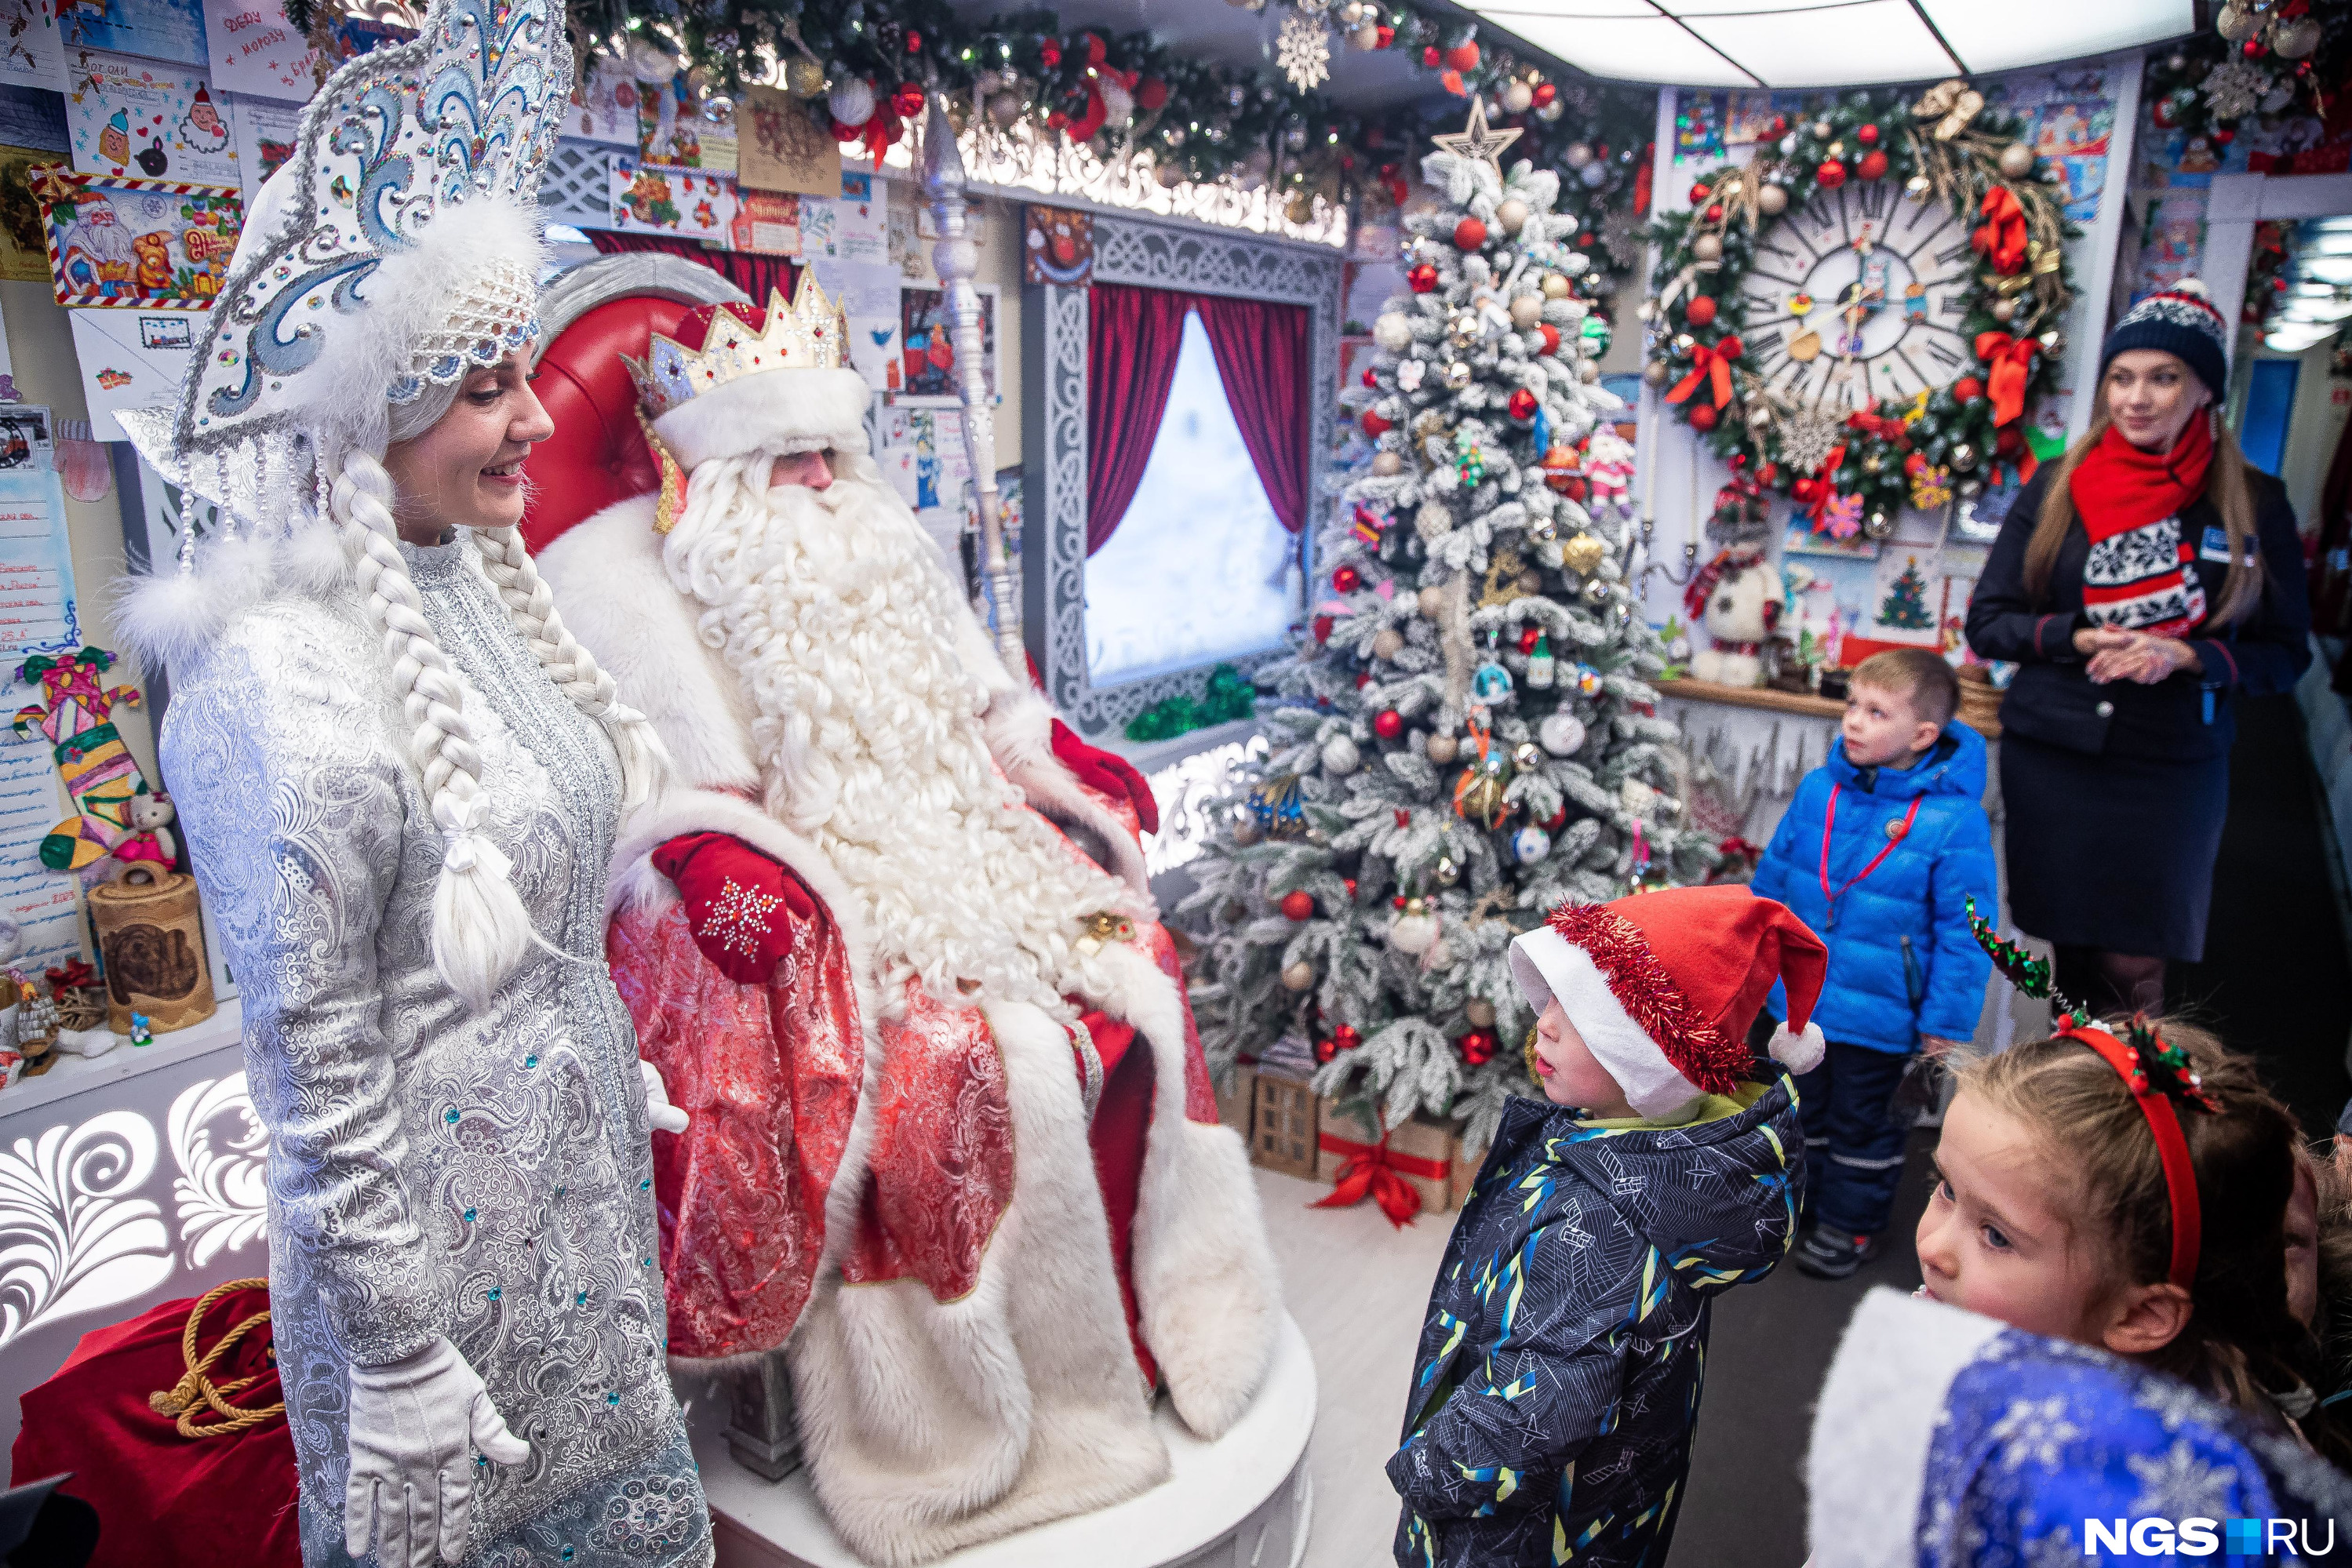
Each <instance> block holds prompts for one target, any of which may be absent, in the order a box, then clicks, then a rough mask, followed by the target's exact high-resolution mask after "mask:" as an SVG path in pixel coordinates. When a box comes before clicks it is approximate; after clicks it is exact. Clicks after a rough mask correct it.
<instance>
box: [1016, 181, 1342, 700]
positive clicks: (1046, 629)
mask: <svg viewBox="0 0 2352 1568" xmlns="http://www.w3.org/2000/svg"><path fill="white" fill-rule="evenodd" d="M1094 242H1095V267H1094V277H1095V279H1096V281H1097V282H1102V283H1122V284H1135V285H1140V286H1141V287H1147V288H1173V289H1180V290H1182V291H1184V292H1186V293H1191V294H1215V295H1223V296H1226V297H1229V298H1239V299H1267V300H1272V301H1275V302H1276V303H1278V304H1284V305H1303V306H1305V307H1306V308H1307V426H1306V434H1305V439H1306V442H1307V527H1306V528H1304V529H1303V530H1302V531H1301V538H1300V544H1299V549H1300V550H1301V551H1302V555H1303V557H1304V565H1305V568H1306V570H1305V574H1304V576H1305V580H1308V581H1311V580H1313V579H1314V576H1315V567H1314V561H1313V559H1312V555H1313V549H1314V544H1313V541H1314V537H1315V530H1316V522H1317V519H1318V517H1320V515H1321V511H1322V508H1323V507H1325V506H1326V505H1327V504H1328V497H1326V495H1325V494H1324V487H1325V470H1326V468H1327V467H1328V456H1329V450H1330V444H1329V441H1328V432H1329V430H1330V427H1331V418H1332V403H1333V401H1334V398H1335V396H1336V393H1337V390H1338V389H1337V387H1336V386H1335V384H1334V377H1335V376H1336V374H1337V371H1336V370H1335V369H1334V367H1335V366H1337V364H1338V363H1339V286H1340V271H1341V266H1342V262H1341V257H1340V256H1339V253H1338V252H1336V251H1333V250H1330V249H1328V248H1327V247H1324V246H1314V245H1302V244H1298V243H1296V242H1290V241H1284V240H1276V239H1270V238H1264V237H1260V236H1257V235H1246V234H1235V233H1220V232H1218V231H1215V230H1212V229H1204V228H1201V227H1198V226H1195V225H1190V224H1186V225H1176V224H1160V223H1151V222H1149V221H1144V220H1139V219H1135V218H1126V217H1113V216H1110V215H1108V214H1102V213H1097V214H1095V219H1094ZM1021 298H1022V310H1021V329H1022V351H1023V360H1024V385H1027V386H1033V387H1038V388H1041V389H1042V395H1040V396H1039V397H1038V400H1037V404H1036V405H1035V406H1036V408H1037V417H1034V418H1032V419H1029V420H1026V421H1024V431H1023V439H1022V461H1023V466H1024V485H1025V486H1026V488H1027V491H1028V494H1029V495H1031V496H1032V497H1038V498H1039V500H1040V502H1041V503H1042V504H1041V505H1037V506H1036V507H1035V509H1034V512H1033V514H1032V520H1031V522H1030V525H1029V528H1028V529H1027V532H1026V535H1025V537H1024V538H1023V540H1022V556H1023V560H1022V565H1023V572H1024V590H1023V593H1024V598H1023V609H1024V620H1025V622H1027V625H1028V629H1029V637H1028V641H1029V643H1030V653H1032V654H1033V655H1034V657H1035V658H1036V660H1037V664H1038V667H1039V668H1040V669H1041V670H1043V671H1044V672H1045V690H1046V692H1047V694H1048V695H1050V696H1051V697H1052V698H1053V700H1054V704H1055V706H1056V707H1058V708H1060V709H1061V710H1062V712H1063V713H1064V714H1066V715H1067V716H1068V717H1069V720H1070V722H1071V723H1072V724H1074V725H1076V727H1078V728H1079V729H1080V730H1081V731H1082V732H1084V733H1085V734H1087V735H1090V736H1100V735H1102V734H1103V733H1104V732H1106V731H1109V730H1116V729H1118V728H1121V727H1124V726H1125V725H1126V724H1127V722H1128V721H1129V719H1131V718H1133V717H1134V716H1136V715H1137V714H1139V713H1141V712H1142V711H1143V710H1144V709H1145V708H1147V707H1150V706H1151V705H1152V704H1154V703H1157V702H1161V701H1164V700H1165V699H1167V698H1169V697H1171V696H1177V695H1191V696H1195V697H1197V696H1199V695H1201V694H1202V691H1203V689H1204V688H1205V687H1206V685H1207V683H1208V676H1209V672H1210V671H1211V670H1212V669H1213V668H1214V667H1215V665H1217V664H1235V665H1238V666H1239V667H1240V668H1241V669H1242V670H1243V671H1244V673H1247V672H1248V671H1251V670H1254V669H1255V668H1256V667H1257V666H1258V665H1260V664H1265V663H1266V662H1267V661H1268V660H1270V659H1272V658H1274V657H1275V656H1276V654H1277V653H1279V652H1280V651H1281V650H1279V649H1267V650H1265V651H1263V652H1261V653H1255V654H1251V655H1248V656H1246V657H1244V658H1239V659H1218V660H1213V661H1206V662H1203V663H1202V664H1194V665H1191V666H1189V667H1187V668H1184V669H1181V670H1173V671H1165V672H1162V673H1160V674H1152V675H1148V676H1145V677H1143V678H1141V679H1139V680H1132V681H1121V682H1116V683H1113V684H1111V685H1101V686H1097V685H1095V684H1094V680H1093V676H1092V674H1090V673H1089V671H1088V670H1087V628H1086V606H1087V580H1086V573H1087V290H1086V289H1085V288H1083V287H1062V286H1060V285H1058V284H1044V285H1038V284H1028V285H1024V287H1023V288H1022V291H1021ZM1300 609H1301V610H1302V611H1303V610H1304V606H1303V605H1302V606H1300Z"/></svg>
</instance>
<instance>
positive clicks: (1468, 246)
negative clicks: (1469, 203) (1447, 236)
mask: <svg viewBox="0 0 2352 1568" xmlns="http://www.w3.org/2000/svg"><path fill="white" fill-rule="evenodd" d="M1485 244H1486V225H1485V224H1482V223H1480V222H1479V221H1478V220H1477V219H1476V218H1464V219H1463V220H1462V221H1461V222H1460V223H1458V224H1455V225H1454V249H1456V250H1476V249H1478V248H1479V247H1480V246H1484V245H1485Z"/></svg>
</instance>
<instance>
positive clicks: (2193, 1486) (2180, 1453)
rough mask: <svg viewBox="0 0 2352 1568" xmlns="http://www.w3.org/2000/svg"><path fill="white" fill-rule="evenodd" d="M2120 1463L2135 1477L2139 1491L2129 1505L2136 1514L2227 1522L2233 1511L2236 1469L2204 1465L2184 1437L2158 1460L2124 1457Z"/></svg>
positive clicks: (2203, 1461)
mask: <svg viewBox="0 0 2352 1568" xmlns="http://www.w3.org/2000/svg"><path fill="white" fill-rule="evenodd" d="M2124 1463H2125V1464H2126V1465H2127V1466H2129V1467H2130V1469H2131V1473H2132V1474H2133V1475H2135V1476H2137V1477H2138V1478H2139V1484H2140V1486H2141V1488H2142V1489H2143V1490H2141V1492H2140V1495H2139V1497H2138V1499H2137V1500H2136V1501H2134V1502H2133V1504H2132V1509H2133V1511H2134V1512H2136V1513H2139V1514H2162V1515H2163V1516H2164V1517H2165V1518H2167V1519H2188V1518H2190V1517H2192V1516H2195V1517H2200V1518H2206V1519H2227V1518H2229V1517H2230V1515H2231V1514H2232V1513H2234V1512H2236V1510H2235V1509H2233V1508H2232V1507H2231V1499H2232V1498H2233V1496H2234V1495H2235V1488H2236V1482H2237V1479H2238V1472H2237V1469H2236V1468H2235V1467H2234V1466H2231V1465H2217V1464H2209V1463H2207V1462H2206V1461H2205V1460H2203V1459H2201V1458H2198V1456H2197V1450H2196V1448H2195V1447H2194V1446H2193V1445H2191V1444H2190V1442H2189V1439H2188V1438H2186V1437H2179V1438H2175V1439H2174V1440H2173V1444H2172V1447H2171V1448H2169V1449H2168V1450H2167V1451H2166V1452H2165V1453H2164V1454H2163V1455H2162V1456H2161V1457H2155V1458H2140V1457H2139V1456H2138V1455H2137V1454H2126V1456H2124Z"/></svg>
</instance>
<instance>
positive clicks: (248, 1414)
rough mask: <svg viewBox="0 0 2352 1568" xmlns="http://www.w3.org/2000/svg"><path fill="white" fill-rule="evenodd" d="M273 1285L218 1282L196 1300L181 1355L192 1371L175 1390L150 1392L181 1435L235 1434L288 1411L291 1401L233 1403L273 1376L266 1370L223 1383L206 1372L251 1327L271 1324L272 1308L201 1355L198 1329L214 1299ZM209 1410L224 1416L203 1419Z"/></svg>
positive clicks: (153, 1405) (153, 1404) (151, 1403)
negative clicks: (248, 1405)
mask: <svg viewBox="0 0 2352 1568" xmlns="http://www.w3.org/2000/svg"><path fill="white" fill-rule="evenodd" d="M268 1286H269V1281H267V1280H231V1281H229V1282H228V1283H227V1284H226V1285H215V1286H214V1287H213V1289H212V1290H210V1291H206V1292H205V1296H204V1298H203V1300H201V1301H197V1302H196V1304H195V1307H194V1310H192V1311H191V1312H189V1313H188V1326H187V1327H186V1328H184V1329H183V1330H181V1331H180V1359H181V1362H182V1363H183V1364H184V1365H185V1366H186V1367H187V1369H188V1370H187V1373H186V1375H184V1376H183V1377H182V1378H181V1379H180V1381H179V1383H178V1384H177V1385H174V1386H173V1388H172V1390H171V1392H169V1393H155V1394H150V1395H149V1396H147V1407H148V1408H149V1409H151V1410H152V1411H154V1412H155V1413H156V1414H157V1415H159V1416H177V1417H179V1422H178V1426H179V1431H180V1436H181V1437H217V1436H222V1435H230V1436H233V1435H235V1434H236V1433H238V1432H243V1431H247V1430H248V1429H250V1428H252V1427H258V1426H260V1425H262V1424H263V1423H264V1422H268V1421H274V1420H277V1419H278V1418H279V1417H281V1416H284V1415H285V1414H286V1402H285V1401H284V1400H282V1399H281V1400H279V1401H278V1403H277V1404H275V1405H270V1406H261V1407H257V1408H255V1409H250V1410H248V1409H247V1408H245V1407H244V1406H238V1405H232V1404H230V1403H229V1398H230V1396H233V1395H236V1394H241V1393H243V1392H244V1391H245V1390H246V1389H247V1388H250V1387H252V1386H253V1385H255V1384H257V1383H258V1382H260V1381H261V1380H262V1379H263V1378H264V1377H266V1376H268V1374H267V1373H256V1374H254V1375H252V1376H251V1377H239V1378H236V1379H234V1380H232V1381H230V1382H227V1383H219V1384H216V1383H215V1382H214V1381H213V1380H212V1379H211V1377H210V1376H208V1375H207V1374H208V1373H210V1372H211V1370H212V1368H213V1366H214V1364H215V1363H217V1362H218V1361H219V1360H220V1359H221V1357H223V1356H225V1355H226V1354H228V1353H229V1352H230V1351H231V1350H233V1349H235V1348H236V1342H237V1341H239V1340H241V1339H243V1338H244V1337H245V1336H246V1334H247V1333H248V1332H250V1331H251V1330H253V1329H256V1328H258V1327H260V1326H262V1325H264V1324H266V1323H268V1322H269V1311H268V1308H266V1307H265V1308H263V1309H262V1310H261V1311H260V1312H255V1313H253V1314H252V1315H251V1316H249V1317H247V1318H246V1319H245V1320H244V1321H243V1322H239V1323H238V1324H237V1325H236V1327H235V1328H232V1329H230V1330H229V1331H228V1333H225V1334H223V1335H222V1336H221V1337H220V1338H219V1340H217V1341H216V1342H215V1343H214V1345H213V1347H212V1349H210V1350H208V1351H206V1352H205V1354H203V1355H202V1356H201V1357H199V1356H198V1355H197V1354H196V1336H197V1332H198V1330H199V1329H200V1327H201V1326H202V1324H203V1323H204V1321H205V1312H209V1311H211V1309H212V1304H213V1303H214V1302H215V1301H219V1300H220V1299H221V1298H222V1297H223V1296H226V1295H227V1294H229V1292H231V1291H255V1290H267V1289H268ZM207 1410H209V1411H210V1412H211V1413H212V1414H213V1415H214V1416H218V1417H219V1419H217V1420H215V1421H211V1422H200V1421H199V1420H198V1417H199V1416H203V1415H204V1414H205V1411H207Z"/></svg>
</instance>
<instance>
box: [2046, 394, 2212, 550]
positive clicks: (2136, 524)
mask: <svg viewBox="0 0 2352 1568" xmlns="http://www.w3.org/2000/svg"><path fill="white" fill-rule="evenodd" d="M2212 465H2213V432H2212V429H2211V427H2210V423H2208V422H2207V420H2206V419H2205V418H2203V417H2202V416H2201V415H2200V416H2199V417H2196V418H2192V419H2191V420H2189V428H2188V429H2186V430H2184V431H2182V432H2181V433H2180V439H2179V440H2178V441H2176V442H2174V443H2173V444H2172V450H2171V451H2169V452H2168V453H2165V454H2164V455H2161V456H2158V455H2157V454H2155V453H2153V452H2143V451H2141V450H2140V449H2139V448H2138V447H2137V446H2134V445H2133V444H2131V443H2130V442H2128V441H2126V440H2125V439H2124V433H2123V432H2122V431H2121V430H2119V429H2117V428H2116V426H2114V425H2112V424H2111V425H2109V426H2107V433H2106V434H2105V435H2104V436H2102V437H2100V439H2099V444H2097V445H2096V446H2094V447H2093V448H2091V450H2090V451H2088V452H2086V453H2084V455H2083V460H2082V461H2081V462H2080V463H2077V464H2075V465H2074V475H2073V476H2072V478H2071V479H2070V480H2069V481H2068V484H2067V486H2066V492H2067V494H2068V495H2070V496H2072V497H2074V511H2075V515H2076V516H2078V517H2081V518H2082V519H2083V528H2084V532H2086V533H2088V534H2089V535H2090V536H2091V542H2092V543H2093V544H2097V543H2098V542H2099V541H2100V540H2101V539H2105V538H2113V537H2114V536H2116V534H2119V533H2122V532H2124V531H2126V529H2129V528H2146V527H2147V525H2148V524H2150V523H2153V522H2157V521H2159V520H2161V519H2163V518H2165V517H2176V516H2178V515H2179V513H2181V512H2183V511H2185V510H2187V509H2188V507H2189V505H2190V504H2191V503H2192V502H2194V501H2195V500H2196V499H2197V497H2200V496H2201V495H2203V494H2204V493H2205V471H2206V470H2207V469H2208V468H2210V467H2211V466H2212Z"/></svg>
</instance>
